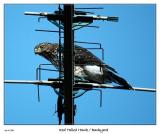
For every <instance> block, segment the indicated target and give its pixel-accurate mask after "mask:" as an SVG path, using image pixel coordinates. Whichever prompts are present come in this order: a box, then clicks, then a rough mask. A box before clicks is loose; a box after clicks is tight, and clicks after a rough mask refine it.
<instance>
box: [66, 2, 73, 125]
mask: <svg viewBox="0 0 160 134" xmlns="http://www.w3.org/2000/svg"><path fill="white" fill-rule="evenodd" d="M73 15H74V5H71V4H65V5H64V91H65V92H64V110H65V125H73V124H74V107H73V106H74V100H73V97H72V92H73V84H74V56H73V51H74V32H73V30H72V24H73Z"/></svg>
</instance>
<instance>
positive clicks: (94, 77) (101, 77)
mask: <svg viewBox="0 0 160 134" xmlns="http://www.w3.org/2000/svg"><path fill="white" fill-rule="evenodd" d="M60 51H61V66H62V67H61V69H62V72H63V58H64V56H63V51H64V48H63V46H62V47H61V49H60V48H59V44H58V43H49V42H43V43H40V44H38V45H37V46H36V47H35V49H34V52H35V54H38V55H40V56H42V57H44V58H45V59H47V60H48V61H50V62H51V63H52V64H53V65H54V66H55V67H56V68H57V69H59V57H60V55H59V52H60ZM74 56H75V60H74V62H75V65H74V76H75V77H79V78H82V79H84V80H87V81H88V82H94V83H99V84H105V83H112V82H113V83H115V84H118V85H120V86H122V87H124V89H133V88H132V86H131V85H130V84H129V83H128V82H127V81H126V80H125V79H124V78H122V77H120V76H119V75H118V73H117V71H116V70H115V69H114V68H112V67H110V66H109V65H107V64H105V63H104V62H103V61H102V60H101V59H99V58H98V57H96V56H95V55H94V54H93V53H91V52H90V51H88V50H87V49H86V48H83V47H80V46H78V45H75V46H74Z"/></svg>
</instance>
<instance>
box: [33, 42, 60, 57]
mask: <svg viewBox="0 0 160 134" xmlns="http://www.w3.org/2000/svg"><path fill="white" fill-rule="evenodd" d="M57 48H58V44H52V43H48V42H43V43H39V44H38V45H37V46H36V47H35V48H34V53H35V54H39V55H43V54H44V53H52V54H54V53H55V51H56V50H57Z"/></svg>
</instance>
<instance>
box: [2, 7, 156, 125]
mask: <svg viewBox="0 0 160 134" xmlns="http://www.w3.org/2000/svg"><path fill="white" fill-rule="evenodd" d="M97 6H98V7H104V9H103V10H89V11H91V12H92V11H93V12H95V13H96V14H99V15H104V16H118V17H119V22H118V23H114V22H106V21H95V22H94V24H93V25H98V26H100V28H99V29H94V28H84V29H81V30H79V31H76V32H75V40H78V41H87V42H89V41H91V42H99V43H101V44H102V46H103V48H104V51H105V63H107V64H109V65H111V66H112V67H113V68H115V69H116V70H117V71H118V72H119V74H120V75H121V76H122V77H124V78H125V79H126V80H127V81H128V82H129V83H130V84H131V85H132V86H136V87H146V88H155V87H156V84H155V83H156V78H155V77H156V70H155V64H156V63H155V59H156V54H155V52H156V51H155V50H156V30H155V29H156V28H155V27H156V21H155V19H156V18H155V16H156V12H155V10H156V5H150V4H148V5H136V4H135V5H127V4H126V5H122V4H120V5H119V4H118V5H75V7H97ZM57 8H58V5H20V4H19V5H5V14H4V20H5V31H4V32H5V50H4V51H5V78H4V79H6V80H35V74H36V73H35V69H36V67H38V65H39V64H40V63H48V62H47V61H46V60H45V59H43V58H42V57H40V56H37V55H35V54H34V47H35V45H36V44H38V43H40V42H44V41H48V42H58V34H56V33H44V32H35V31H34V30H35V29H48V30H58V29H57V27H55V26H54V25H52V24H51V23H49V22H48V21H47V20H45V19H42V20H41V22H40V23H38V21H37V17H33V16H25V15H24V12H25V11H42V12H43V11H47V12H53V11H55V10H56V9H57ZM87 11H88V10H87ZM86 47H88V46H86ZM93 53H95V54H96V55H97V56H99V57H100V56H101V53H100V52H98V51H93ZM48 77H57V74H56V73H47V72H43V79H47V78H48ZM36 89H37V88H36V86H35V85H10V84H5V105H4V106H5V111H4V112H5V121H4V123H5V124H57V123H58V120H57V116H56V114H54V112H55V105H56V101H57V96H56V94H55V93H54V91H53V90H52V88H50V87H41V88H40V96H41V101H40V102H38V101H37V90H36ZM99 99H100V98H99V94H98V92H97V91H92V92H87V93H86V94H84V95H83V96H82V97H80V98H78V99H76V101H75V102H76V104H77V108H78V109H77V113H76V117H75V124H155V123H156V94H155V93H151V92H150V93H149V92H139V91H125V90H118V89H117V90H113V89H103V106H102V108H100V107H99Z"/></svg>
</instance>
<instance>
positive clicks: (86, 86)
mask: <svg viewBox="0 0 160 134" xmlns="http://www.w3.org/2000/svg"><path fill="white" fill-rule="evenodd" d="M62 81H63V80H62ZM62 81H61V80H60V81H57V80H55V81H45V80H42V81H31V80H5V81H4V83H8V84H35V85H44V86H46V85H47V86H54V85H57V84H62ZM59 86H60V85H59ZM74 88H81V89H83V90H91V89H92V88H111V89H124V87H122V86H114V85H111V84H98V83H86V82H78V83H75V84H74ZM124 90H131V89H124ZM134 90H135V91H146V92H156V89H152V88H141V87H133V90H132V91H134Z"/></svg>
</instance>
